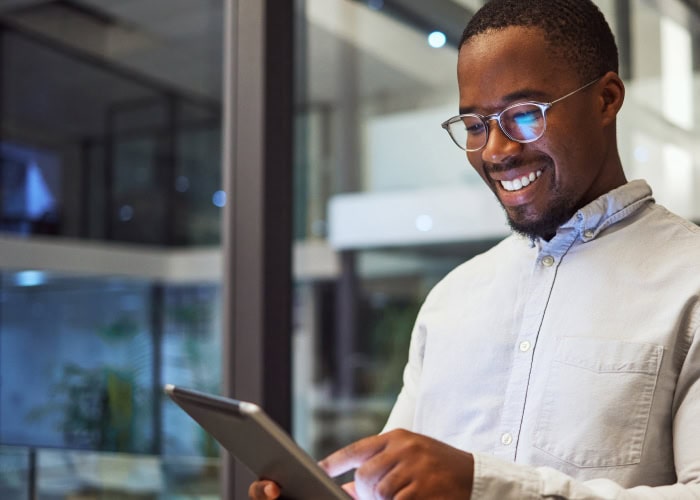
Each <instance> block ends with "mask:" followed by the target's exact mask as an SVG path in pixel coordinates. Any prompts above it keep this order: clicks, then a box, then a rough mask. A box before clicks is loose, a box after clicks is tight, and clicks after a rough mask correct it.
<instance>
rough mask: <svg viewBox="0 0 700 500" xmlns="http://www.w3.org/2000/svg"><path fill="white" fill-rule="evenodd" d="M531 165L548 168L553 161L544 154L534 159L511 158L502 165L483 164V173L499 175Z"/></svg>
mask: <svg viewBox="0 0 700 500" xmlns="http://www.w3.org/2000/svg"><path fill="white" fill-rule="evenodd" d="M533 163H536V164H541V165H543V166H544V167H549V166H551V165H553V164H554V161H553V160H552V158H551V157H549V156H548V155H545V154H540V155H537V156H536V157H534V158H527V159H526V158H521V157H513V158H511V159H509V160H507V161H505V162H503V163H488V162H484V164H483V166H484V171H485V172H486V173H487V174H489V175H490V174H496V173H501V172H507V171H508V170H513V169H516V168H520V167H523V166H526V165H531V164H533Z"/></svg>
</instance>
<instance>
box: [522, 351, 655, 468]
mask: <svg viewBox="0 0 700 500" xmlns="http://www.w3.org/2000/svg"><path fill="white" fill-rule="evenodd" d="M663 351H664V349H663V346H658V345H650V344H633V343H627V342H617V341H608V340H599V339H587V338H573V337H565V338H562V339H560V341H559V344H558V346H557V351H556V354H555V358H554V362H553V364H552V367H551V371H550V373H549V379H548V381H547V385H546V388H545V393H544V399H543V403H542V408H541V411H540V418H539V420H538V423H537V426H536V430H535V440H534V445H535V447H536V448H538V449H540V450H542V451H544V452H546V453H548V454H550V455H553V456H554V457H556V458H558V459H560V460H563V461H565V462H568V463H570V464H573V465H575V466H578V467H614V466H621V465H631V464H636V463H639V461H640V460H641V456H642V448H643V445H644V436H645V435H646V430H647V424H648V422H649V413H650V411H651V404H652V400H653V397H654V389H655V387H656V380H657V377H658V373H659V367H660V366H661V359H662V357H663Z"/></svg>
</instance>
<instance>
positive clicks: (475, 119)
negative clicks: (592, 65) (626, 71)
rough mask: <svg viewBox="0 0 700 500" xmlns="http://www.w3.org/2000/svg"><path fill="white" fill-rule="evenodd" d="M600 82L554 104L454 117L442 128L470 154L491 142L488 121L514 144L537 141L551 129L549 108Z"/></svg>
mask: <svg viewBox="0 0 700 500" xmlns="http://www.w3.org/2000/svg"><path fill="white" fill-rule="evenodd" d="M599 79H600V78H596V79H595V80H593V81H590V82H588V83H587V84H586V85H584V86H583V87H579V88H577V89H576V90H574V91H573V92H569V93H568V94H566V95H565V96H564V97H560V98H559V99H556V100H554V101H552V102H536V101H528V102H519V103H516V104H512V105H510V106H508V107H507V108H506V109H504V110H503V111H501V112H500V113H494V114H492V115H487V116H484V115H479V114H477V113H466V114H463V115H458V116H453V117H452V118H450V119H449V120H446V121H444V122H443V123H442V124H441V126H442V128H444V129H445V130H447V132H448V133H449V134H450V137H451V138H452V140H453V141H454V143H455V144H457V146H459V148H461V149H463V150H465V151H469V152H471V151H478V150H480V149H481V148H483V147H484V146H486V143H487V142H488V139H489V126H488V122H490V121H491V120H496V122H497V123H498V126H499V127H500V129H501V131H503V133H504V134H505V135H506V137H508V138H509V139H510V140H511V141H515V142H519V143H521V144H527V143H528V142H534V141H536V140H537V139H539V138H540V137H542V136H543V135H544V131H545V130H546V128H547V119H546V118H545V115H546V113H547V110H548V109H549V108H551V107H552V106H553V105H554V104H556V103H558V102H560V101H563V100H564V99H566V98H567V97H570V96H572V95H574V94H575V93H576V92H580V91H581V90H583V89H585V88H588V87H590V86H591V85H593V84H594V83H596V82H597V81H598V80H599Z"/></svg>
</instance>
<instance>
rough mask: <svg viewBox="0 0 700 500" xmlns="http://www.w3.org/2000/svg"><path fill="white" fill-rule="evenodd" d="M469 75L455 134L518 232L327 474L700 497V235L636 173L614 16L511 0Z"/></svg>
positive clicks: (408, 492) (426, 309)
mask: <svg viewBox="0 0 700 500" xmlns="http://www.w3.org/2000/svg"><path fill="white" fill-rule="evenodd" d="M458 81H459V98H460V113H461V115H460V116H459V117H455V118H454V119H450V120H448V121H447V122H445V123H444V124H443V126H444V127H445V128H447V129H448V131H449V132H450V133H451V135H452V137H453V139H454V140H455V142H456V143H457V144H458V146H460V147H461V148H462V149H465V150H466V154H467V157H468V159H469V162H470V163H471V164H472V166H473V167H474V168H475V169H476V170H477V172H478V173H479V174H480V175H481V177H482V178H483V180H484V181H485V182H486V183H487V184H488V186H489V187H490V188H491V189H492V190H493V192H494V193H495V195H496V197H497V198H498V200H499V201H500V203H501V204H502V206H503V208H504V210H505V212H506V214H507V216H508V219H509V221H510V224H511V226H512V228H513V229H514V231H515V233H516V234H515V235H513V236H511V237H509V238H506V239H505V240H504V241H503V242H501V243H499V244H498V245H496V246H495V247H494V248H493V249H491V250H489V251H488V252H486V253H484V254H482V255H480V256H477V257H475V258H474V259H472V260H470V261H469V262H466V263H465V264H463V265H461V266H460V267H458V268H457V269H455V270H454V271H452V272H451V273H450V274H449V275H448V276H447V277H446V278H445V279H444V280H443V281H442V282H441V283H439V284H438V285H437V286H436V287H435V288H434V289H433V290H432V291H431V293H430V294H429V296H428V297H427V299H426V301H425V303H424V305H423V307H422V308H421V311H420V313H419V316H418V318H417V321H416V326H415V329H414V331H413V337H412V340H411V348H410V353H409V361H408V364H407V366H406V369H405V372H404V387H403V389H402V391H401V394H400V395H399V398H398V400H397V402H396V405H395V407H394V409H393V411H392V413H391V416H390V418H389V422H388V423H387V427H386V429H385V432H384V433H382V434H380V435H378V436H372V437H369V438H366V439H364V440H361V441H358V442H356V443H354V444H352V445H350V446H348V447H346V448H344V449H342V450H340V451H338V452H336V453H334V454H332V455H331V456H329V457H327V458H326V459H325V460H323V461H322V462H321V464H322V466H323V467H324V468H325V470H326V471H327V472H328V473H329V474H331V475H337V474H340V473H343V472H345V471H347V470H351V469H353V468H356V469H357V470H356V472H355V481H354V483H353V484H350V485H347V486H346V488H347V489H348V491H351V492H352V493H353V495H356V496H357V497H359V498H397V499H403V498H460V499H463V498H470V497H471V498H474V499H477V498H488V499H506V498H517V499H521V498H576V499H583V498H586V499H589V498H631V499H636V498H639V499H647V498H649V499H652V498H653V499H657V498H658V499H660V498H672V499H683V498H700V332H699V331H698V330H699V329H700V229H699V228H697V227H696V226H694V225H692V224H690V223H689V222H687V221H685V220H683V219H681V218H679V217H677V216H675V215H673V214H671V213H669V212H668V211H667V210H665V209H664V208H663V207H661V206H659V205H656V204H655V203H654V200H653V199H652V197H651V190H650V189H649V187H648V186H647V185H646V183H645V182H643V181H634V182H630V183H628V182H627V181H626V179H625V175H624V172H623V169H622V165H621V162H620V158H619V155H618V151H617V145H616V131H615V120H616V115H617V113H618V111H619V110H620V107H621V106H622V103H623V100H624V86H623V83H622V81H621V80H620V78H619V77H618V75H617V49H616V46H615V42H614V39H613V36H612V33H611V32H610V29H609V27H608V25H607V23H606V21H605V19H604V18H603V16H602V14H601V13H600V11H599V10H598V9H597V8H596V7H595V6H594V4H592V3H591V2H590V1H589V0H549V1H546V0H532V1H527V2H526V1H522V0H493V1H491V2H489V3H487V4H486V5H485V6H484V7H483V8H482V9H481V10H480V11H479V12H478V13H477V14H476V15H475V16H474V18H473V19H472V20H471V21H470V23H469V25H468V26H467V28H466V30H465V32H464V36H463V40H462V43H461V45H460V51H459V59H458ZM250 494H251V496H252V497H254V498H266V497H274V496H276V495H277V494H279V489H278V488H277V487H276V485H274V484H272V483H269V482H264V481H263V482H257V483H254V484H253V485H252V486H251V488H250Z"/></svg>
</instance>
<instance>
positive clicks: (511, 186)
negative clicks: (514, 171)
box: [499, 170, 542, 191]
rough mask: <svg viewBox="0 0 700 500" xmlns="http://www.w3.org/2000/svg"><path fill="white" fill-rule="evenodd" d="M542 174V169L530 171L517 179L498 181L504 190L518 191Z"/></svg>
mask: <svg viewBox="0 0 700 500" xmlns="http://www.w3.org/2000/svg"><path fill="white" fill-rule="evenodd" d="M541 175H542V170H538V171H536V172H530V175H523V176H522V177H520V178H518V179H513V180H512V181H499V182H500V183H501V186H502V187H503V189H505V190H506V191H519V190H521V189H522V188H524V187H527V186H529V185H530V184H532V183H533V182H535V181H536V180H537V179H539V178H540V176H541Z"/></svg>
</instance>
